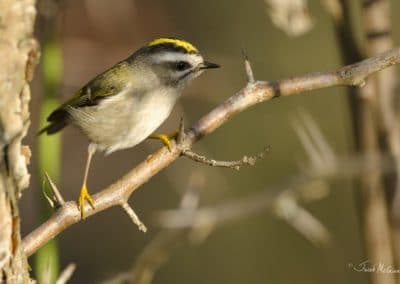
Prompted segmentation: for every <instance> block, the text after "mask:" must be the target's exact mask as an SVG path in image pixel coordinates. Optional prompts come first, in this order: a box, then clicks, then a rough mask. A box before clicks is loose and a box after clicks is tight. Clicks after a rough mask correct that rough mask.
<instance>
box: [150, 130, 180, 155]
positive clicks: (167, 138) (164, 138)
mask: <svg viewBox="0 0 400 284" xmlns="http://www.w3.org/2000/svg"><path fill="white" fill-rule="evenodd" d="M178 133H179V132H178V130H176V131H174V132H172V133H168V134H152V135H150V136H149V137H148V138H149V139H158V140H161V142H163V144H164V145H165V146H167V148H168V150H170V151H171V149H172V144H171V139H175V138H176V137H177V136H178Z"/></svg>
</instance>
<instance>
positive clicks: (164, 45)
mask: <svg viewBox="0 0 400 284" xmlns="http://www.w3.org/2000/svg"><path fill="white" fill-rule="evenodd" d="M218 67H219V65H217V64H215V63H211V62H208V61H205V60H204V59H203V57H202V56H201V54H200V53H199V51H198V49H197V48H196V47H194V46H193V45H192V44H191V43H189V42H187V41H185V40H182V39H177V38H158V39H155V40H153V41H151V42H150V43H148V44H147V45H146V46H144V47H142V48H140V49H139V50H137V51H135V52H134V53H133V54H132V55H130V56H129V57H128V58H127V59H125V60H123V61H121V62H119V63H117V64H116V65H114V66H113V67H111V68H110V69H108V70H106V71H105V72H103V73H101V74H100V75H98V76H96V77H95V78H94V79H92V80H91V81H89V82H88V83H87V84H86V85H85V86H84V87H82V88H81V89H80V90H79V91H77V92H76V93H75V95H73V96H72V97H71V98H70V99H69V100H68V101H66V102H65V103H64V104H62V105H61V106H59V107H58V108H57V109H56V110H54V111H53V112H52V113H51V114H50V115H49V117H48V118H47V121H48V123H49V124H48V125H47V126H46V127H44V128H43V129H42V130H40V131H39V134H41V133H47V134H53V133H56V132H58V131H60V130H62V129H63V128H64V127H65V126H67V125H69V124H72V125H74V126H76V127H77V128H79V129H80V130H81V131H82V132H83V133H84V134H85V135H86V136H87V137H88V139H89V147H88V155H87V160H86V166H85V173H84V177H83V184H82V187H81V190H80V195H79V198H78V208H79V210H80V212H81V217H82V218H84V217H85V212H84V204H85V201H88V203H89V204H90V205H91V206H92V208H94V207H95V204H94V201H93V199H92V197H91V196H90V194H89V191H88V189H87V187H86V182H87V178H88V174H89V168H90V162H91V159H92V156H93V154H94V153H95V152H104V153H105V154H106V155H107V154H110V153H112V152H115V151H117V150H121V149H126V148H130V147H133V146H135V145H137V144H139V143H140V142H142V141H143V140H145V139H147V138H153V139H160V140H161V141H162V142H163V143H164V144H165V145H166V146H167V147H168V148H170V145H171V144H170V139H172V138H174V134H152V133H153V132H154V131H155V130H156V129H157V128H158V127H159V126H160V124H161V123H163V122H164V120H166V119H167V117H168V116H169V115H170V113H171V111H172V108H173V107H174V105H175V103H176V101H177V99H178V98H179V97H180V95H181V94H182V91H183V89H184V87H185V86H186V85H187V84H188V83H189V82H190V81H192V80H193V79H195V78H196V77H197V76H199V75H200V74H201V73H202V72H203V71H204V70H206V69H211V68H218ZM175 135H176V134H175Z"/></svg>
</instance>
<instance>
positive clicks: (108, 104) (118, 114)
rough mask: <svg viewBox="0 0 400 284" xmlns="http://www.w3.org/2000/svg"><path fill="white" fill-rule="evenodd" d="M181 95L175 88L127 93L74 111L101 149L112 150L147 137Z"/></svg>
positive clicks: (73, 115)
mask: <svg viewBox="0 0 400 284" xmlns="http://www.w3.org/2000/svg"><path fill="white" fill-rule="evenodd" d="M178 97H179V93H177V92H176V90H172V89H166V90H165V91H164V92H159V91H158V92H151V93H146V94H143V95H137V94H135V95H132V94H130V93H124V94H119V95H117V96H113V97H111V98H108V99H105V100H104V101H102V102H101V104H99V105H98V106H95V107H93V106H92V107H86V108H79V109H73V110H72V111H70V113H71V115H72V117H73V119H74V120H75V123H74V124H76V125H77V126H78V127H79V128H81V129H82V131H83V132H84V133H85V134H86V135H87V136H88V137H89V139H90V140H91V142H92V143H95V144H97V149H98V150H100V151H104V152H105V153H106V154H109V153H112V152H114V151H117V150H120V149H125V148H130V147H133V146H135V145H137V144H139V143H140V142H142V141H143V140H145V139H146V138H147V137H148V136H149V135H150V134H152V133H153V132H154V131H155V130H156V129H157V128H158V127H159V126H160V125H161V123H163V122H164V120H165V119H166V118H167V117H168V116H169V114H170V113H171V111H172V108H173V107H174V105H175V102H176V100H177V98H178Z"/></svg>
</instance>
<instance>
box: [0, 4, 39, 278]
mask: <svg viewBox="0 0 400 284" xmlns="http://www.w3.org/2000/svg"><path fill="white" fill-rule="evenodd" d="M34 4H35V0H1V1H0V63H1V64H0V282H1V283H3V282H4V283H29V282H30V278H29V273H28V265H27V258H26V256H25V254H24V253H23V250H22V246H21V236H20V219H19V211H18V206H17V202H18V199H19V197H20V196H21V194H22V190H23V189H24V188H26V187H27V186H28V184H29V173H28V169H27V163H28V162H29V148H28V147H26V146H23V145H22V139H23V138H24V137H25V135H26V132H27V129H28V126H29V110H28V103H29V100H30V89H29V81H30V80H31V79H32V75H33V69H34V67H35V64H36V62H37V59H38V55H39V52H38V45H37V43H36V41H35V40H34V39H33V36H32V34H33V28H34V20H35V16H36V8H35V6H34Z"/></svg>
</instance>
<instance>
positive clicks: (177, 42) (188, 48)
mask: <svg viewBox="0 0 400 284" xmlns="http://www.w3.org/2000/svg"><path fill="white" fill-rule="evenodd" d="M165 43H172V44H174V45H176V46H179V47H182V48H183V49H185V50H186V51H187V52H189V53H193V52H194V53H198V52H199V51H198V50H197V48H196V47H194V46H193V45H192V44H191V43H189V42H187V41H185V40H181V39H175V38H164V37H163V38H158V39H155V40H153V41H152V42H150V43H149V46H155V45H159V44H165Z"/></svg>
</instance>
